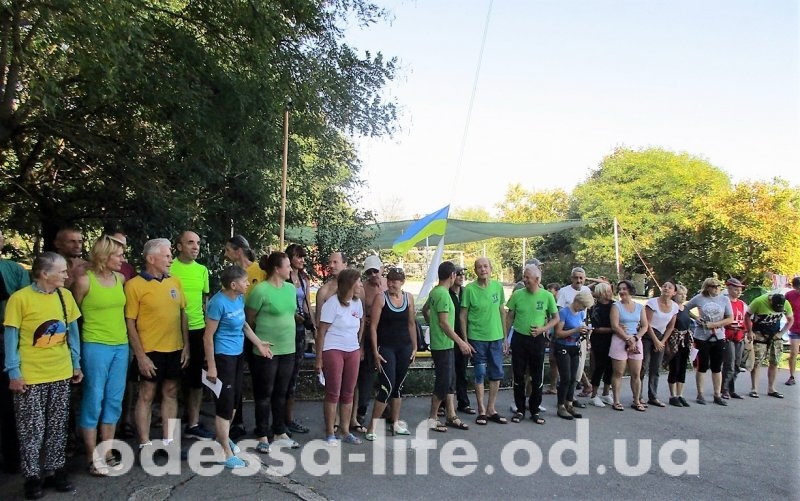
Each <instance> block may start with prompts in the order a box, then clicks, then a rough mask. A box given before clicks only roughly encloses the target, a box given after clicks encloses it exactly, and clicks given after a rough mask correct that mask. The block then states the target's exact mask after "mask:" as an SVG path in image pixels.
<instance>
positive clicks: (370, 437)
mask: <svg viewBox="0 0 800 501" xmlns="http://www.w3.org/2000/svg"><path fill="white" fill-rule="evenodd" d="M376 438H378V435H377V434H375V433H367V434H366V435H364V439H365V440H367V441H368V442H372V441H374V440H375V439H376Z"/></svg>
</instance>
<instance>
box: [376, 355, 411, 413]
mask: <svg viewBox="0 0 800 501" xmlns="http://www.w3.org/2000/svg"><path fill="white" fill-rule="evenodd" d="M378 353H379V354H380V356H382V357H383V359H384V360H386V362H385V363H382V364H381V370H380V375H379V376H378V384H379V386H378V394H377V395H376V396H375V400H377V401H378V402H381V403H384V404H385V403H386V402H387V401H388V400H389V399H390V398H400V389H401V388H402V386H403V381H405V379H406V374H408V366H409V365H411V345H409V344H406V345H402V346H378Z"/></svg>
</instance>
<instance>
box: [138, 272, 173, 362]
mask: <svg viewBox="0 0 800 501" xmlns="http://www.w3.org/2000/svg"><path fill="white" fill-rule="evenodd" d="M183 309H186V296H185V295H184V293H183V289H182V288H181V282H180V280H178V279H177V278H175V277H166V278H164V279H163V280H161V281H160V282H159V281H158V280H156V279H151V280H148V279H146V278H144V277H143V276H141V275H136V276H135V277H133V278H132V279H130V280H128V281H127V282H125V318H129V319H131V320H135V321H136V330H137V331H138V332H139V339H140V340H141V342H142V348H144V351H145V352H146V353H149V352H152V351H156V352H160V353H171V352H173V351H178V350H182V349H183V331H182V329H181V310H183Z"/></svg>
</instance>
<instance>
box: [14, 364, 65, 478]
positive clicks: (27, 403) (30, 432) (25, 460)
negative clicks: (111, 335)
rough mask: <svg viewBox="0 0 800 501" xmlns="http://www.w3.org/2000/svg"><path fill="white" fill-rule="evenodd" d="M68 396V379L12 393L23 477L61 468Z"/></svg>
mask: <svg viewBox="0 0 800 501" xmlns="http://www.w3.org/2000/svg"><path fill="white" fill-rule="evenodd" d="M69 393H70V392H69V379H65V380H64V381H55V382H52V383H42V384H33V385H29V386H28V389H27V391H25V393H21V394H20V393H15V394H14V411H15V412H16V415H17V434H18V435H19V446H20V450H19V452H20V457H21V463H20V467H21V469H22V474H23V476H25V477H26V478H27V477H40V476H41V473H42V470H44V471H55V470H58V469H60V468H63V467H64V463H65V462H66V457H65V450H66V447H67V420H68V419H69ZM42 456H44V461H42V462H41V463H40V458H41V457H42Z"/></svg>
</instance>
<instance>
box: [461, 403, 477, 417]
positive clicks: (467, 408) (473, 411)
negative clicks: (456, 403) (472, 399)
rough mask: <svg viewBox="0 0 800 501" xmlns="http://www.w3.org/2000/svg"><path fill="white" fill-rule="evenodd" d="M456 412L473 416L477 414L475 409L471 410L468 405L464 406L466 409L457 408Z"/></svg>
mask: <svg viewBox="0 0 800 501" xmlns="http://www.w3.org/2000/svg"><path fill="white" fill-rule="evenodd" d="M456 410H457V411H458V412H463V413H464V414H473V415H474V414H477V413H478V411H476V410H475V409H473V408H472V407H470V406H469V405H468V406H466V407H459V408H458V409H456Z"/></svg>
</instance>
